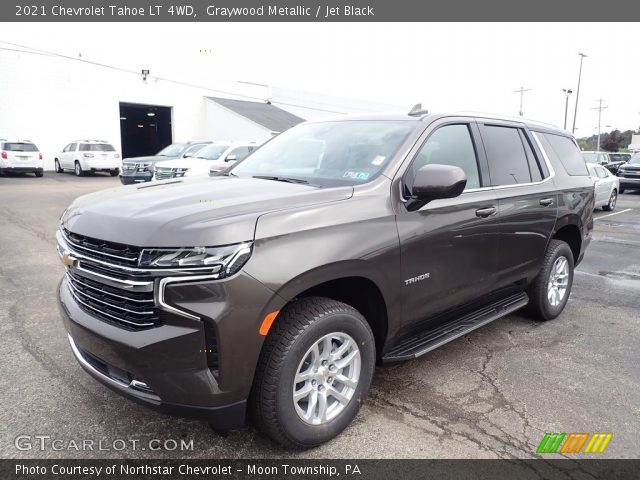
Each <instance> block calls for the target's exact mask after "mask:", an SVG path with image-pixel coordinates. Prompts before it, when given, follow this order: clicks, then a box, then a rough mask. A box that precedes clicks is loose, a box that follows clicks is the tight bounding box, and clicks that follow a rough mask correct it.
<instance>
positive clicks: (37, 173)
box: [33, 172, 44, 177]
mask: <svg viewBox="0 0 640 480" xmlns="http://www.w3.org/2000/svg"><path fill="white" fill-rule="evenodd" d="M33 173H34V174H35V176H36V177H42V176H43V175H44V174H43V173H42V172H33Z"/></svg>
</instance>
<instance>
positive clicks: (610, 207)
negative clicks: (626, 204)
mask: <svg viewBox="0 0 640 480" xmlns="http://www.w3.org/2000/svg"><path fill="white" fill-rule="evenodd" d="M617 201H618V192H616V189H615V188H614V189H613V192H611V196H610V197H609V203H607V204H606V205H605V206H604V207H602V209H603V210H606V211H607V212H611V211H613V210H614V209H615V208H616V202H617Z"/></svg>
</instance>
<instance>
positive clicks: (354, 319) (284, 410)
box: [276, 311, 376, 446]
mask: <svg viewBox="0 0 640 480" xmlns="http://www.w3.org/2000/svg"><path fill="white" fill-rule="evenodd" d="M329 333H346V334H347V335H349V336H350V337H351V338H353V339H354V340H355V341H356V342H357V344H358V348H359V349H360V360H361V366H360V379H359V381H358V386H357V387H356V391H355V392H354V394H353V397H352V398H351V401H350V402H349V404H348V405H347V406H346V407H345V409H344V410H343V411H342V412H341V413H340V414H339V415H338V416H337V417H336V418H334V419H332V420H331V421H329V422H328V423H326V424H324V425H310V424H308V423H306V422H304V421H303V420H302V419H301V418H300V417H299V416H298V413H297V412H296V410H295V405H294V402H293V398H292V392H293V380H294V377H295V375H296V373H297V369H298V366H299V365H300V362H301V361H302V356H303V355H304V354H305V353H306V352H307V351H308V350H309V348H311V346H312V345H313V344H314V343H315V342H317V341H318V340H319V339H320V338H322V337H323V336H325V335H327V334H329ZM375 355H376V352H375V341H374V338H373V334H372V333H371V330H370V329H369V327H368V325H367V324H366V321H365V320H364V318H358V316H356V315H355V314H353V313H351V312H348V311H342V312H332V313H330V314H328V315H327V316H324V317H323V318H322V319H321V320H320V321H316V322H314V323H313V324H312V325H310V326H309V327H308V328H306V329H305V330H304V331H303V333H302V334H301V335H299V336H298V338H297V339H296V340H295V341H294V344H293V346H292V347H291V349H290V350H289V352H288V354H287V358H286V360H285V362H284V363H283V368H282V372H281V376H280V378H281V379H282V381H281V382H280V383H279V385H278V389H277V393H276V412H277V416H278V419H279V423H280V425H281V428H282V430H283V432H284V433H285V435H286V436H287V437H289V438H290V439H292V440H293V441H294V442H295V443H298V444H300V445H303V446H313V445H318V444H320V443H324V442H326V441H328V440H330V439H332V438H333V437H335V436H336V435H338V434H339V433H340V432H342V431H343V430H344V429H345V428H346V427H347V426H348V425H349V424H350V423H351V421H352V420H353V418H354V417H355V416H356V414H357V413H358V410H359V409H360V406H361V404H362V402H363V401H364V399H365V397H366V395H367V392H368V391H369V386H370V384H371V380H372V378H373V371H374V367H375Z"/></svg>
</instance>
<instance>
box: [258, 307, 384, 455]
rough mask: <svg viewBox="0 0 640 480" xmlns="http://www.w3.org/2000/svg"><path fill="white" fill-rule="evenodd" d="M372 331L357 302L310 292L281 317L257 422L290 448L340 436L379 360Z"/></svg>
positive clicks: (263, 360) (269, 350) (272, 337)
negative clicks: (350, 304)
mask: <svg viewBox="0 0 640 480" xmlns="http://www.w3.org/2000/svg"><path fill="white" fill-rule="evenodd" d="M375 357H376V350H375V342H374V338H373V333H372V332H371V328H370V327H369V325H368V323H367V321H366V320H365V319H364V317H363V316H362V315H361V314H360V313H359V312H358V311H357V310H355V309H354V308H353V307H351V306H349V305H347V304H344V303H342V302H338V301H335V300H331V299H328V298H322V297H309V298H303V299H301V300H299V301H297V302H295V303H293V304H291V305H289V306H288V307H286V308H285V309H284V310H283V311H282V312H281V313H280V315H279V316H278V318H276V320H275V324H274V326H273V331H272V332H271V333H270V334H269V336H268V337H267V339H266V341H265V345H264V347H263V351H262V354H261V357H260V362H259V365H258V369H257V371H256V377H255V381H254V385H253V390H252V393H251V398H250V404H251V412H252V415H253V418H254V420H255V422H256V424H257V426H258V427H259V428H260V429H261V430H262V431H263V432H264V433H266V434H267V435H269V436H270V437H271V438H272V439H274V440H275V441H276V442H278V443H280V444H282V445H284V446H285V447H288V448H310V447H315V446H317V445H320V444H322V443H324V442H327V441H329V440H331V439H332V438H334V437H335V436H337V435H338V434H340V432H342V431H343V430H344V429H345V428H346V427H347V426H348V425H349V424H350V423H351V421H352V420H353V418H354V417H355V416H356V414H357V413H358V410H359V409H360V405H361V404H362V402H363V401H364V399H365V397H366V395H367V392H368V390H369V386H370V384H371V380H372V378H373V371H374V366H375Z"/></svg>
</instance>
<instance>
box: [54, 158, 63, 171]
mask: <svg viewBox="0 0 640 480" xmlns="http://www.w3.org/2000/svg"><path fill="white" fill-rule="evenodd" d="M54 163H55V166H56V173H63V172H64V169H63V168H62V167H61V166H60V162H59V161H58V159H57V158H56V160H55V162H54Z"/></svg>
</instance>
